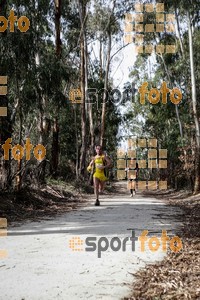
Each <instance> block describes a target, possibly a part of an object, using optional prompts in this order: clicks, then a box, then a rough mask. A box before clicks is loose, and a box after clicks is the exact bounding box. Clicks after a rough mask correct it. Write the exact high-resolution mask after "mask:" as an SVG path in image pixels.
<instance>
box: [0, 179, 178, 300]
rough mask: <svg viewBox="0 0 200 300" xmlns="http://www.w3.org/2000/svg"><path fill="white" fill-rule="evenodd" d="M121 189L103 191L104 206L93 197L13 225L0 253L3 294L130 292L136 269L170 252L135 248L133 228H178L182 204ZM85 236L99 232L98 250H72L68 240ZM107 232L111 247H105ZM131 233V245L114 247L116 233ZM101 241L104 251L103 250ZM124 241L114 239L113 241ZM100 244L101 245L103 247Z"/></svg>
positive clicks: (103, 295)
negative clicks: (4, 253) (48, 217)
mask: <svg viewBox="0 0 200 300" xmlns="http://www.w3.org/2000/svg"><path fill="white" fill-rule="evenodd" d="M119 184H121V187H122V188H121V192H119V193H117V194H112V195H102V196H101V206H100V207H95V206H94V205H93V203H94V197H90V199H89V201H88V203H87V205H86V206H85V207H82V208H80V209H79V210H77V211H71V212H69V213H65V214H63V215H62V216H59V217H57V218H55V219H51V220H45V221H44V220H43V221H41V222H37V223H36V222H27V223H26V224H24V225H22V226H20V227H9V224H8V236H7V237H2V238H1V241H0V242H1V244H0V248H3V249H6V250H7V251H8V257H7V258H4V259H2V258H1V259H0V289H1V296H0V299H5V300H9V299H12V300H15V299H16V300H22V299H25V300H46V299H48V300H51V299H63V300H66V299H121V298H123V297H125V296H128V295H129V293H130V287H131V284H132V281H133V276H132V273H135V272H136V271H137V270H138V269H140V268H142V267H144V266H145V264H146V263H153V262H155V261H156V260H161V259H163V257H164V256H165V252H163V251H162V248H161V246H160V248H159V250H158V251H156V252H152V251H150V250H149V249H148V243H146V244H145V251H144V252H141V251H140V243H139V242H136V249H135V251H133V250H132V243H131V241H130V239H129V238H130V237H131V230H135V235H136V237H137V236H139V235H140V234H141V233H142V231H143V230H146V229H147V230H149V234H148V237H149V236H150V235H156V236H158V237H160V236H161V232H162V230H167V233H168V235H169V236H170V235H172V236H173V235H174V234H175V230H176V233H177V231H179V229H180V227H181V222H180V221H179V216H180V215H181V210H180V209H179V208H174V207H169V206H167V205H166V204H165V203H164V202H163V200H158V199H155V198H154V197H153V196H151V197H149V196H147V195H141V194H140V193H139V194H137V195H136V196H134V198H130V197H129V194H128V193H127V192H126V193H124V183H119ZM74 237H80V239H81V240H82V241H83V245H82V246H76V248H79V249H80V248H81V249H85V248H86V247H87V245H86V244H85V239H86V238H88V237H94V238H96V241H95V244H96V245H97V248H98V250H99V251H97V250H96V251H90V252H89V251H85V250H84V251H72V249H70V248H69V241H70V240H72V239H73V238H74ZM101 237H106V238H107V239H108V240H107V242H106V243H107V244H108V249H107V251H103V248H104V246H105V242H103V241H102V240H99V239H100V238H101ZM114 237H118V238H119V239H120V241H121V242H122V240H123V239H124V238H125V237H127V238H128V239H127V240H128V241H127V243H126V244H127V246H126V251H122V249H120V250H118V251H112V249H111V247H110V246H111V245H110V242H111V239H112V238H114ZM100 242H101V246H102V251H101V252H100ZM117 244H118V245H119V243H117V242H116V243H115V244H113V247H114V245H115V246H116V245H117ZM98 245H99V247H98ZM98 256H101V257H98Z"/></svg>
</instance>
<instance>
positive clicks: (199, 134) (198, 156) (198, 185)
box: [187, 9, 200, 193]
mask: <svg viewBox="0 0 200 300" xmlns="http://www.w3.org/2000/svg"><path fill="white" fill-rule="evenodd" d="M187 19H188V37H189V50H190V69H191V83H192V104H193V115H194V123H195V135H196V153H195V184H194V193H197V192H198V191H199V190H200V129H199V119H198V115H197V95H196V80H195V70H194V53H193V39H192V26H191V17H190V11H189V9H188V10H187Z"/></svg>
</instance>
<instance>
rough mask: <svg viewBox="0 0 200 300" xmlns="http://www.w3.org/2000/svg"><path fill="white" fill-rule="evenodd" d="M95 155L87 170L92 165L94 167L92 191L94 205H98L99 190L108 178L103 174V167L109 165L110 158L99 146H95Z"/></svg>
mask: <svg viewBox="0 0 200 300" xmlns="http://www.w3.org/2000/svg"><path fill="white" fill-rule="evenodd" d="M95 151H96V156H95V157H93V159H92V161H91V162H90V164H89V166H88V167H87V170H88V171H89V172H90V171H91V170H92V166H94V167H95V172H94V175H93V181H94V193H95V196H96V202H95V205H96V206H99V205H100V202H99V191H100V192H101V191H103V189H104V184H105V182H106V180H108V178H107V177H106V176H105V174H104V169H105V168H108V167H109V166H110V165H111V161H110V159H109V158H108V157H107V156H105V155H104V154H103V152H102V147H101V146H99V145H98V146H96V147H95Z"/></svg>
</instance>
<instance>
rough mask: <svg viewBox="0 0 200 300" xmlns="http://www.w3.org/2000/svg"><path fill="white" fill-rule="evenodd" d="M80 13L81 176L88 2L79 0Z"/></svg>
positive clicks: (80, 167)
mask: <svg viewBox="0 0 200 300" xmlns="http://www.w3.org/2000/svg"><path fill="white" fill-rule="evenodd" d="M79 14H80V21H81V38H80V48H81V92H82V103H81V128H82V130H81V137H82V144H81V157H80V165H79V176H84V173H85V160H86V111H85V68H86V61H85V25H84V24H85V17H86V3H85V1H84V0H79Z"/></svg>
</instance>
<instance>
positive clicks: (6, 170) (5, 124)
mask: <svg viewBox="0 0 200 300" xmlns="http://www.w3.org/2000/svg"><path fill="white" fill-rule="evenodd" d="M7 8H8V1H6V0H3V1H1V3H0V12H1V15H6V11H7ZM7 34H8V31H7V30H6V31H5V32H2V33H1V35H2V37H5V38H7ZM2 52H3V51H2V50H1V56H2V57H3V55H4V53H2ZM7 71H8V65H7V64H5V63H2V64H0V72H1V73H0V75H1V76H7V75H8V73H7ZM7 84H9V78H8V83H7ZM0 101H1V106H2V107H8V96H7V95H4V96H3V95H2V96H0ZM12 124H13V123H12V120H11V112H10V111H9V110H7V116H6V117H5V116H1V117H0V144H1V145H3V144H4V143H5V141H6V140H7V139H8V138H11V137H12ZM11 185H12V182H11V163H10V157H9V160H5V159H4V151H3V149H2V147H0V188H1V189H5V190H7V189H10V188H11Z"/></svg>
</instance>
